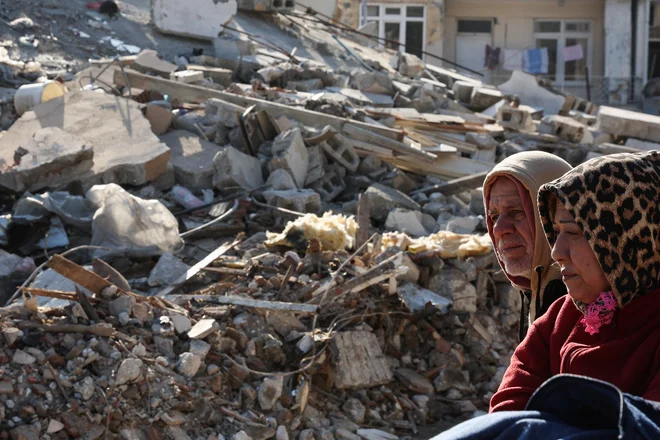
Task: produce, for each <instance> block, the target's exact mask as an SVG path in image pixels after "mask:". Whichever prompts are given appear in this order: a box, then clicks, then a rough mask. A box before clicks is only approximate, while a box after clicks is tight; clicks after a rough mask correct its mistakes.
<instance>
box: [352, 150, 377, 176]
mask: <svg viewBox="0 0 660 440" xmlns="http://www.w3.org/2000/svg"><path fill="white" fill-rule="evenodd" d="M382 167H383V161H382V160H380V159H379V158H377V157H376V156H374V155H373V154H370V155H368V156H365V157H363V158H362V161H361V162H360V166H359V167H358V172H359V173H360V174H362V175H368V174H371V173H374V172H376V171H378V170H380V169H381V168H382Z"/></svg>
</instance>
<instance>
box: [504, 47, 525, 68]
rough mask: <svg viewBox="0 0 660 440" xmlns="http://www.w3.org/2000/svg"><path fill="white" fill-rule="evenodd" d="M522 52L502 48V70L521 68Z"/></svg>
mask: <svg viewBox="0 0 660 440" xmlns="http://www.w3.org/2000/svg"><path fill="white" fill-rule="evenodd" d="M523 54H524V52H523V51H522V50H515V49H504V60H503V64H504V70H522V69H523Z"/></svg>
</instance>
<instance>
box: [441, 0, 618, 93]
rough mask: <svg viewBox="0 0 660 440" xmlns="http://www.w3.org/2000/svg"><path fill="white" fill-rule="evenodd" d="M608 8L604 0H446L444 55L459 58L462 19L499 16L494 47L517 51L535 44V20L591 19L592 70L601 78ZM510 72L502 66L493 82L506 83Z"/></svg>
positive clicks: (495, 29)
mask: <svg viewBox="0 0 660 440" xmlns="http://www.w3.org/2000/svg"><path fill="white" fill-rule="evenodd" d="M562 3H563V5H562ZM604 11H605V9H604V0H564V1H563V2H561V1H558V0H446V2H445V19H444V28H445V33H444V57H445V58H447V59H449V60H452V61H455V60H456V34H457V30H458V20H459V19H475V18H480V19H484V18H489V19H497V22H496V24H493V35H492V36H493V45H494V47H500V48H502V49H505V48H506V49H515V50H524V49H528V48H532V47H534V44H535V42H534V20H535V19H553V18H555V19H587V20H591V22H592V39H591V42H592V45H593V48H592V63H591V72H590V73H591V75H592V76H593V77H594V78H595V77H599V76H602V75H603V73H604V45H603V35H604V30H603V22H604V18H603V17H604ZM510 74H511V72H509V71H507V70H504V69H501V67H499V68H498V69H497V70H496V71H494V72H493V74H492V77H493V82H496V83H498V82H502V81H504V80H506V79H508V77H509V76H510ZM566 90H567V91H570V92H572V93H575V90H569V89H568V88H567V89H566Z"/></svg>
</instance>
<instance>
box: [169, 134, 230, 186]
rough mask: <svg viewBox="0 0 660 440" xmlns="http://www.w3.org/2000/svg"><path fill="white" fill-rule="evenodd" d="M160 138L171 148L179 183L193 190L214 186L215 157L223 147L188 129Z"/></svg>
mask: <svg viewBox="0 0 660 440" xmlns="http://www.w3.org/2000/svg"><path fill="white" fill-rule="evenodd" d="M160 140H161V141H163V143H165V145H167V146H168V147H169V148H170V151H171V154H172V156H171V159H170V162H171V163H172V165H173V166H174V176H175V177H176V181H177V182H178V183H180V184H181V185H183V186H185V187H186V188H188V189H192V190H195V189H208V188H212V187H213V173H214V171H215V168H214V166H213V158H214V157H215V155H216V154H218V152H220V150H221V149H222V148H221V147H219V146H218V145H216V144H214V143H213V142H208V141H205V140H204V139H202V138H200V137H199V136H195V135H194V134H192V133H190V132H189V131H186V130H176V131H173V132H171V133H168V134H166V135H164V136H161V137H160Z"/></svg>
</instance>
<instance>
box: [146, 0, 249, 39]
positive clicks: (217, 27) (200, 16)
mask: <svg viewBox="0 0 660 440" xmlns="http://www.w3.org/2000/svg"><path fill="white" fill-rule="evenodd" d="M237 7H238V5H237V3H236V0H226V1H222V2H218V1H215V0H187V1H185V2H181V1H179V0H154V1H153V2H152V5H151V18H152V20H153V23H154V26H155V27H156V29H158V30H159V31H161V32H163V33H165V34H173V35H181V36H184V37H191V38H202V39H209V40H212V39H214V38H216V37H217V36H218V34H219V33H220V31H222V30H223V27H222V25H223V24H225V23H228V22H229V21H230V20H231V19H232V18H233V17H234V15H236V11H237ZM191 23H194V25H191Z"/></svg>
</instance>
